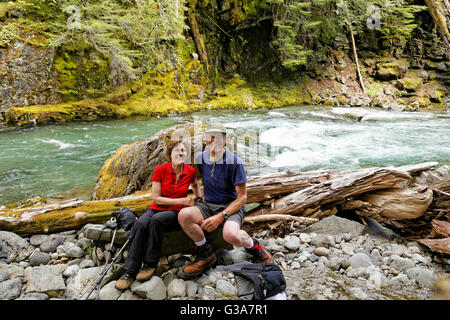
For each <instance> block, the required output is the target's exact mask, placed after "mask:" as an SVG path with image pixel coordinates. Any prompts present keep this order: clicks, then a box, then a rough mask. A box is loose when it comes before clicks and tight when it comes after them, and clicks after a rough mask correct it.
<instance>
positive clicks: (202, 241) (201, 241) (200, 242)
mask: <svg viewBox="0 0 450 320" xmlns="http://www.w3.org/2000/svg"><path fill="white" fill-rule="evenodd" d="M194 243H195V245H196V246H197V247H200V246H202V245H204V244H205V243H206V238H203V239H202V240H200V241H199V242H195V241H194Z"/></svg>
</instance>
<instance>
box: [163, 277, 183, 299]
mask: <svg viewBox="0 0 450 320" xmlns="http://www.w3.org/2000/svg"><path fill="white" fill-rule="evenodd" d="M184 296H186V283H185V282H184V280H183V279H179V278H176V279H173V280H172V281H170V283H169V285H168V286H167V297H168V298H169V299H171V298H175V297H184Z"/></svg>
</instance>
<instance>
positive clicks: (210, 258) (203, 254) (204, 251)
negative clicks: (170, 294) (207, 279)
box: [179, 242, 217, 279]
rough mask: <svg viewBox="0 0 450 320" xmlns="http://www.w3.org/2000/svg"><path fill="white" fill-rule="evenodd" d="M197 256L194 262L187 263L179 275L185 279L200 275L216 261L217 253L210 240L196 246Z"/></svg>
mask: <svg viewBox="0 0 450 320" xmlns="http://www.w3.org/2000/svg"><path fill="white" fill-rule="evenodd" d="M195 249H196V251H197V256H196V258H195V260H194V262H191V263H189V264H187V265H186V266H185V267H184V269H183V270H181V271H180V273H179V276H180V278H183V279H192V278H195V277H198V276H200V275H201V274H202V273H203V272H204V271H205V270H206V269H207V268H209V267H210V266H212V265H213V264H214V263H216V261H217V258H216V253H215V251H214V247H213V246H212V245H211V244H209V243H208V242H207V243H205V244H204V245H202V246H199V247H196V248H195Z"/></svg>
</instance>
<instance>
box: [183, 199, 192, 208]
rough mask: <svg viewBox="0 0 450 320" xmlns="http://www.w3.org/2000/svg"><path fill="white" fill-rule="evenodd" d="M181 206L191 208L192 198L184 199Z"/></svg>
mask: <svg viewBox="0 0 450 320" xmlns="http://www.w3.org/2000/svg"><path fill="white" fill-rule="evenodd" d="M183 205H184V206H185V207H192V206H193V205H194V198H190V197H187V198H184V201H183Z"/></svg>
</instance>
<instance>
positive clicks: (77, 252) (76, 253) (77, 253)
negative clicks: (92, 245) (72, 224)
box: [67, 246, 84, 258]
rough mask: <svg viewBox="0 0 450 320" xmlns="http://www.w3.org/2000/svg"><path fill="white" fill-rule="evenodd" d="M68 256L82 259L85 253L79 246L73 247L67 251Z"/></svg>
mask: <svg viewBox="0 0 450 320" xmlns="http://www.w3.org/2000/svg"><path fill="white" fill-rule="evenodd" d="M67 255H68V256H69V257H71V258H81V257H82V256H84V251H83V249H81V248H80V247H78V246H73V247H72V248H70V249H69V250H67Z"/></svg>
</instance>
